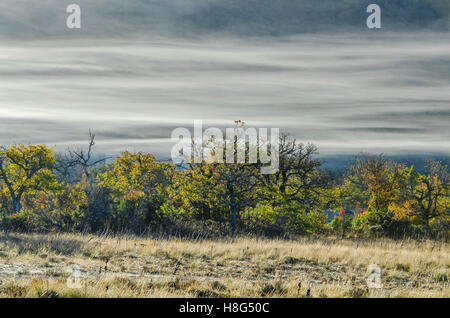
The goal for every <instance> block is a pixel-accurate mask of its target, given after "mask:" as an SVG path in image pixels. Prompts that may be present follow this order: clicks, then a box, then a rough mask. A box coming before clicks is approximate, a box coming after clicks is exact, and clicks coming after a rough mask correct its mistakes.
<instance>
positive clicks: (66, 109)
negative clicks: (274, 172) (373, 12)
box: [0, 0, 450, 157]
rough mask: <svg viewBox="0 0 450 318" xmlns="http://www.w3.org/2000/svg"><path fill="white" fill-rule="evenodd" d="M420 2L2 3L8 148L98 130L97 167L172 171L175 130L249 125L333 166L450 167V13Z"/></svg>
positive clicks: (78, 138)
mask: <svg viewBox="0 0 450 318" xmlns="http://www.w3.org/2000/svg"><path fill="white" fill-rule="evenodd" d="M74 2H75V3H78V4H79V5H80V6H81V8H82V29H81V30H69V29H67V28H66V25H65V20H66V17H67V14H66V13H65V9H66V6H67V5H68V4H70V3H74ZM373 2H375V3H378V4H380V6H381V7H382V8H383V20H382V26H383V29H382V30H368V29H367V28H366V26H365V20H366V18H367V15H368V14H367V13H366V12H365V8H366V6H367V4H369V3H373ZM411 2H412V3H414V5H411V6H409V7H407V6H406V5H405V3H408V1H393V0H390V1H378V2H376V1H357V0H348V1H335V0H333V1H331V0H327V1H320V2H319V1H312V0H297V1H294V0H279V1H273V0H270V1H269V0H267V1H266V0H259V1H258V0H253V1H246V0H240V1H237V0H236V1H234V0H233V1H231V0H228V1H227V0H221V1H219V0H196V1H194V0H165V1H162V0H161V1H159V0H158V1H156V0H154V1H145V0H126V1H125V0H123V1H119V0H96V1H87V0H84V1H81V0H78V1H76V0H71V1H69V2H67V3H66V1H60V0H46V1H40V2H39V3H37V2H35V1H31V0H30V1H20V0H2V2H1V3H0V41H1V42H0V144H10V143H14V142H24V143H46V144H48V145H50V146H51V145H57V147H58V148H60V149H63V148H64V147H67V146H70V145H73V144H77V143H79V142H83V141H84V140H85V139H86V135H87V131H88V129H89V128H91V129H92V130H94V131H95V132H97V136H98V139H97V141H98V143H97V145H98V147H99V151H102V152H110V153H112V152H116V151H119V150H122V149H125V148H127V149H131V150H146V151H152V152H157V153H158V154H159V155H160V156H161V157H166V156H168V154H169V152H168V151H169V149H170V147H171V143H170V142H168V138H169V137H170V133H171V131H172V129H173V128H175V127H179V126H183V127H188V128H189V127H192V124H193V120H203V121H204V122H205V127H209V126H219V127H225V126H231V127H232V125H233V121H234V120H235V119H242V120H244V121H246V122H247V123H248V124H249V125H251V126H256V127H279V128H282V131H285V132H290V133H292V135H294V136H295V137H297V138H298V139H300V140H302V141H311V142H314V143H316V144H317V145H318V146H319V149H320V150H321V152H322V153H330V154H331V153H333V154H334V153H338V154H339V153H358V152H361V151H370V152H384V153H416V154H421V153H443V154H450V128H449V119H450V33H449V30H450V28H449V26H450V18H449V16H450V15H449V13H450V5H449V1H446V0H442V1H432V0H429V1H425V0H423V1H414V2H413V1H411Z"/></svg>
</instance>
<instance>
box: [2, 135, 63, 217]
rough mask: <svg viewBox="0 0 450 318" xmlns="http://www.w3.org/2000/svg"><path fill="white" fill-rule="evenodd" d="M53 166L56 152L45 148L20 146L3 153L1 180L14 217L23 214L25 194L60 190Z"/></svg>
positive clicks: (5, 150)
mask: <svg viewBox="0 0 450 318" xmlns="http://www.w3.org/2000/svg"><path fill="white" fill-rule="evenodd" d="M53 166H54V159H53V151H52V150H51V149H49V148H47V147H46V146H45V145H28V146H26V145H22V144H19V145H13V146H10V147H2V148H1V149H0V176H1V180H2V181H3V182H4V184H5V185H6V187H5V190H4V191H5V192H6V194H7V196H9V198H10V199H11V205H12V208H13V211H14V212H15V213H19V212H20V211H21V209H22V202H21V201H22V198H23V195H24V194H25V193H35V192H38V191H50V190H56V189H57V188H58V183H57V181H56V179H55V176H54V174H53V172H52V169H53Z"/></svg>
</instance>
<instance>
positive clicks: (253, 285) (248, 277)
mask: <svg viewBox="0 0 450 318" xmlns="http://www.w3.org/2000/svg"><path fill="white" fill-rule="evenodd" d="M449 252H450V250H449V246H448V244H447V243H439V242H434V241H426V242H417V241H391V240H374V241H352V240H337V239H336V240H334V239H306V238H303V239H299V240H297V241H282V240H262V239H245V238H237V239H233V240H223V241H198V242H195V241H188V240H180V239H170V240H165V239H158V240H156V239H148V238H137V237H127V236H122V237H99V236H92V235H87V236H82V235H70V234H49V235H38V234H33V235H31V234H30V235H25V234H7V235H0V297H307V295H308V294H309V295H310V296H311V297H449V296H450V290H449V285H448V279H449V275H450V253H449ZM370 264H377V265H379V266H380V267H381V269H382V277H381V279H382V288H380V289H369V288H367V283H366V281H367V276H368V274H367V268H368V266H369V265H370ZM73 265H77V266H79V267H80V268H81V270H82V272H83V273H82V277H81V279H80V285H79V288H69V287H68V285H67V279H68V277H69V276H70V275H71V271H70V269H71V267H72V266H73ZM308 290H309V292H308Z"/></svg>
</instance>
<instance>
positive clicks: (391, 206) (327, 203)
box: [0, 133, 450, 239]
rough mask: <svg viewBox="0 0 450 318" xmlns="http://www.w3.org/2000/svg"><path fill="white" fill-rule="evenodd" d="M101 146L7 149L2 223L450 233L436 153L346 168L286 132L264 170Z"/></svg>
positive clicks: (83, 228)
mask: <svg viewBox="0 0 450 318" xmlns="http://www.w3.org/2000/svg"><path fill="white" fill-rule="evenodd" d="M94 146H95V135H94V134H92V133H90V135H89V142H88V144H87V147H86V149H68V150H67V151H66V152H64V153H54V151H53V150H52V149H51V148H48V147H47V146H45V145H22V144H16V145H11V146H9V147H2V148H0V194H1V197H0V227H1V229H3V230H4V231H39V232H49V231H69V232H89V233H123V232H127V233H135V234H147V235H154V234H157V235H160V234H167V235H175V236H190V237H221V236H225V235H233V234H243V235H244V234H248V235H263V236H271V237H273V236H276V237H286V236H292V235H340V236H368V237H372V236H389V237H405V236H409V237H433V238H445V239H447V238H448V229H449V221H450V214H449V212H450V200H449V198H450V191H449V189H450V170H449V167H448V166H447V165H445V164H443V163H441V162H438V161H432V160H429V161H428V162H427V164H426V167H425V169H424V171H423V172H419V171H418V170H417V169H416V168H415V167H414V166H408V165H406V164H404V163H400V162H395V161H393V160H388V159H386V158H384V157H383V156H361V157H359V158H357V160H356V163H355V164H354V165H351V166H349V167H347V169H346V171H330V170H327V169H325V168H324V167H323V162H322V161H321V160H319V159H318V158H317V154H318V151H317V148H316V146H314V145H312V144H303V143H298V142H297V141H296V140H295V139H294V138H291V137H289V136H287V135H283V136H281V138H280V141H279V149H280V154H279V170H278V171H277V172H276V173H274V174H271V175H263V174H261V173H260V167H261V165H260V164H259V163H253V164H246V163H236V164H230V163H227V164H224V163H192V164H188V165H185V166H183V167H180V166H177V165H174V164H173V163H170V162H162V161H158V160H156V158H155V157H154V156H153V155H152V154H149V153H142V152H129V151H124V152H122V153H121V154H120V155H118V156H117V157H116V158H114V159H113V160H108V158H98V157H97V156H95V155H94V153H93V151H94ZM331 211H335V212H334V214H333V212H331ZM330 213H331V216H332V220H330Z"/></svg>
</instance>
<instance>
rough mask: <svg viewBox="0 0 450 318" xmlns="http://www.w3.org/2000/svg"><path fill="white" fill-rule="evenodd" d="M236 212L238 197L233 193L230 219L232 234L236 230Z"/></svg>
mask: <svg viewBox="0 0 450 318" xmlns="http://www.w3.org/2000/svg"><path fill="white" fill-rule="evenodd" d="M236 212H237V206H236V198H235V197H234V193H231V220H230V228H231V234H232V235H234V233H235V232H236Z"/></svg>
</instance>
